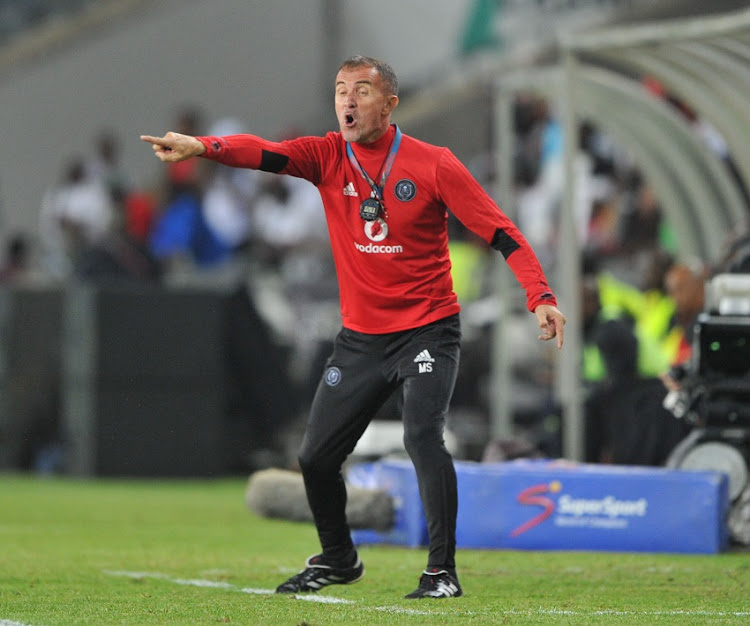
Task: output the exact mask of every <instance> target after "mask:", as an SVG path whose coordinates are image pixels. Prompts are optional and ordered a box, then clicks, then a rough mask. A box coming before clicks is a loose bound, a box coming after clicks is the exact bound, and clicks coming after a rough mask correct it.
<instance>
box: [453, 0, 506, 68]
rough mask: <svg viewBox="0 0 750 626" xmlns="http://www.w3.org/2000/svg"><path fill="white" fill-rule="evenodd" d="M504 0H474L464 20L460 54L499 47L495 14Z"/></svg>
mask: <svg viewBox="0 0 750 626" xmlns="http://www.w3.org/2000/svg"><path fill="white" fill-rule="evenodd" d="M504 3H505V0H476V2H475V3H474V6H473V7H472V8H471V10H470V12H469V16H468V19H467V20H466V27H465V28H464V33H463V36H462V38H461V48H460V53H461V55H464V56H465V55H468V54H471V53H472V52H475V51H476V50H481V49H483V48H500V47H501V44H502V42H501V40H500V35H499V34H498V32H497V29H496V19H495V18H496V16H497V13H498V11H500V10H501V8H502V5H503V4H504Z"/></svg>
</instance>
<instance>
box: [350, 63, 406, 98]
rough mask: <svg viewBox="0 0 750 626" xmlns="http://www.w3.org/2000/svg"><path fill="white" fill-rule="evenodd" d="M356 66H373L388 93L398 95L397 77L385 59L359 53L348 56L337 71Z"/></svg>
mask: <svg viewBox="0 0 750 626" xmlns="http://www.w3.org/2000/svg"><path fill="white" fill-rule="evenodd" d="M358 67H373V68H375V69H376V70H377V71H378V73H379V74H380V78H381V79H382V81H383V87H384V88H385V91H386V93H387V94H388V95H392V96H397V95H398V77H397V76H396V72H394V71H393V68H392V67H391V66H390V65H388V63H386V62H385V61H381V60H380V59H376V58H374V57H365V56H361V55H359V54H357V55H355V56H352V57H349V58H348V59H347V60H346V61H344V62H343V63H342V64H341V65H340V66H339V69H338V71H341V70H343V69H355V68H358Z"/></svg>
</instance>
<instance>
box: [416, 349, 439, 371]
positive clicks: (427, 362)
mask: <svg viewBox="0 0 750 626" xmlns="http://www.w3.org/2000/svg"><path fill="white" fill-rule="evenodd" d="M414 362H415V363H418V364H419V373H420V374H425V373H426V372H431V371H432V364H433V363H434V362H435V359H433V358H432V357H431V356H430V353H429V352H428V351H427V350H422V352H420V353H419V354H418V355H417V356H415V357H414Z"/></svg>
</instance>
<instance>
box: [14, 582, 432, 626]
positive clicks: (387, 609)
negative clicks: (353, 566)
mask: <svg viewBox="0 0 750 626" xmlns="http://www.w3.org/2000/svg"><path fill="white" fill-rule="evenodd" d="M104 573H105V574H107V575H108V576H124V577H126V578H154V579H157V580H164V581H167V582H171V583H174V584H175V585H189V586H191V587H204V588H205V587H207V588H212V589H226V590H228V591H238V592H239V593H249V594H253V595H273V594H275V593H276V591H275V590H274V589H255V588H253V587H238V586H237V585H233V584H231V583H226V582H221V581H215V580H204V579H201V578H173V577H172V576H168V575H167V574H160V573H159V572H130V571H121V570H104ZM289 597H292V598H294V599H295V600H305V601H307V602H319V603H321V604H356V602H355V601H354V600H347V599H346V598H337V597H335V596H327V595H326V596H320V595H318V594H315V593H301V594H289ZM362 608H367V609H368V610H372V611H381V612H384V613H399V614H404V615H427V616H439V615H447V613H444V612H442V611H420V610H417V609H405V608H403V607H398V606H375V607H362ZM0 626H4V624H2V623H0ZM13 626H15V625H13ZM19 626H26V625H19Z"/></svg>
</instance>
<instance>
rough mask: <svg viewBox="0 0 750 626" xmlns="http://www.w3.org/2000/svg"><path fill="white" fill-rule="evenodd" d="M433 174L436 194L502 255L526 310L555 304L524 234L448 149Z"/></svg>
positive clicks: (463, 221)
mask: <svg viewBox="0 0 750 626" xmlns="http://www.w3.org/2000/svg"><path fill="white" fill-rule="evenodd" d="M436 177H437V180H436V181H435V182H436V184H437V187H438V189H439V193H440V197H441V199H442V201H443V202H444V203H445V205H446V206H447V207H448V208H449V209H450V210H451V212H452V213H453V214H454V215H455V216H456V217H457V218H458V219H459V220H460V221H461V222H462V223H463V224H464V226H466V227H467V228H468V229H470V230H471V231H473V232H474V233H476V234H477V235H479V236H480V237H481V238H482V239H484V240H485V241H486V242H487V243H488V244H489V245H490V246H492V247H493V248H494V249H495V250H498V251H499V252H500V253H502V255H503V256H504V257H505V261H506V263H507V264H508V266H509V267H510V269H511V270H512V271H513V274H514V275H515V277H516V280H518V282H519V283H520V284H521V287H523V289H524V291H525V292H526V307H527V308H528V310H529V311H533V310H534V309H535V308H536V307H537V306H539V305H540V304H551V305H553V306H557V300H556V298H555V294H554V293H553V292H552V290H551V289H550V287H549V285H548V284H547V278H546V277H545V275H544V271H543V270H542V266H541V264H540V263H539V260H538V259H537V256H536V254H535V253H534V251H533V250H532V248H531V246H530V245H529V243H528V242H527V241H526V238H525V237H524V236H523V235H522V234H521V231H519V230H518V228H517V227H516V225H515V224H514V223H513V222H512V221H511V220H510V219H509V218H508V216H507V215H505V213H503V212H502V211H501V210H500V208H499V207H498V206H497V204H495V202H494V201H493V200H492V198H490V196H489V195H488V194H487V192H486V191H485V190H484V189H483V188H482V186H481V185H480V184H479V183H478V182H477V181H476V179H475V178H474V177H473V176H472V175H471V174H470V173H469V171H468V170H467V169H466V167H464V165H463V164H462V163H461V162H460V161H459V160H458V159H457V158H456V157H455V156H454V155H453V153H452V152H451V151H450V150H448V149H445V150H443V154H442V156H441V157H440V160H439V163H438V167H437V171H436Z"/></svg>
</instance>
